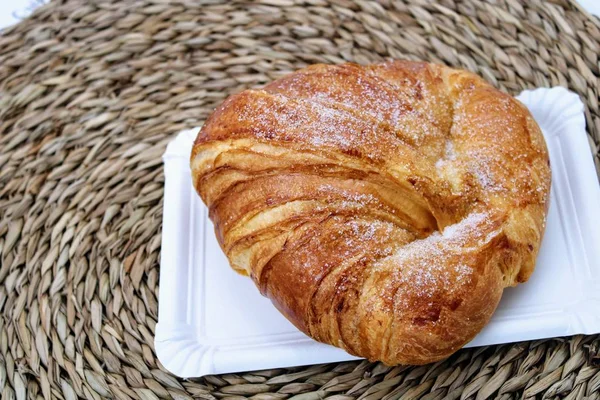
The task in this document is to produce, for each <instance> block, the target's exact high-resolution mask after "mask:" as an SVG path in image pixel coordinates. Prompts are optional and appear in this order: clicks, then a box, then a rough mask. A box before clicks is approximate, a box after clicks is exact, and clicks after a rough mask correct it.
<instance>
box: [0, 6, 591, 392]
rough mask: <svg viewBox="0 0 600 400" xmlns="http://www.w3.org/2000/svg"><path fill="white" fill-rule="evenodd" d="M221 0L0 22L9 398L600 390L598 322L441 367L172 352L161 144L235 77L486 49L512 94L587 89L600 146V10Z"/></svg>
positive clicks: (50, 11)
mask: <svg viewBox="0 0 600 400" xmlns="http://www.w3.org/2000/svg"><path fill="white" fill-rule="evenodd" d="M203 3H205V4H203ZM208 3H214V2H213V1H210V2H208V1H206V2H172V3H169V4H167V2H164V1H150V0H139V1H97V2H87V1H83V0H77V1H70V0H67V1H62V0H57V1H52V2H51V3H50V4H48V5H45V6H42V7H41V8H39V9H38V10H37V11H36V12H34V14H33V15H32V16H31V17H30V18H28V19H26V20H24V21H22V22H21V23H20V24H18V25H16V26H14V27H12V28H9V29H7V30H5V31H4V32H2V33H1V34H0V165H1V169H0V216H1V221H0V256H1V259H0V262H1V265H0V282H2V284H1V285H0V311H1V314H0V315H1V317H0V390H1V395H0V396H1V398H2V399H12V398H18V399H20V398H39V397H40V396H41V397H43V398H52V397H58V398H66V399H73V398H76V397H78V396H79V397H83V398H88V399H99V398H107V397H114V398H122V399H128V398H136V399H137V398H140V399H154V398H157V397H163V398H169V397H174V398H190V397H200V398H205V399H214V398H225V397H227V398H236V399H240V398H246V397H252V398H253V399H257V400H278V399H287V398H291V397H294V398H295V399H302V400H313V399H315V400H316V399H320V398H323V397H329V398H332V399H333V398H334V399H335V400H351V399H355V398H359V397H360V398H364V399H368V400H378V399H385V400H395V399H398V398H406V399H408V398H411V399H413V398H419V397H422V398H426V399H441V398H477V399H485V398H489V397H499V398H501V399H509V398H517V397H522V396H523V397H525V398H527V397H536V396H537V397H540V398H541V397H544V398H557V397H559V398H562V397H565V396H567V397H568V398H569V399H580V398H584V397H585V396H589V397H588V398H590V399H598V398H600V394H599V391H600V368H599V367H598V361H599V360H598V347H599V337H598V336H588V337H583V336H577V337H574V338H569V339H554V340H545V341H536V342H531V343H525V344H513V345H504V346H496V347H490V348H480V349H469V350H464V351H461V352H459V353H458V354H456V355H455V356H453V357H452V358H451V359H450V360H447V361H444V362H441V363H438V364H435V365H430V366H424V367H396V368H389V367H385V366H383V365H381V364H369V363H366V362H362V363H361V362H349V363H342V364H331V365H322V366H312V367H302V368H293V369H275V370H269V371H262V372H255V373H247V374H236V375H233V374H231V375H223V376H219V377H216V376H213V377H205V378H202V379H198V380H186V381H184V380H180V379H177V378H175V377H173V376H172V375H170V374H169V373H167V372H166V371H165V370H164V369H163V368H162V366H161V365H160V364H159V363H158V361H157V359H156V356H155V354H154V350H153V331H154V326H155V324H156V318H157V300H156V299H157V297H158V268H159V265H158V261H159V253H160V242H161V237H160V233H161V218H162V197H163V172H162V161H161V155H162V153H163V151H164V149H165V146H166V144H167V142H168V141H169V140H170V139H171V138H172V135H173V134H174V133H175V132H177V131H179V130H181V129H185V128H189V127H193V126H198V125H200V124H201V123H202V121H203V119H204V118H205V117H206V116H207V115H208V113H209V112H210V111H211V110H212V109H213V108H214V107H215V105H216V104H218V103H219V102H220V101H222V100H223V99H224V98H225V96H227V95H228V94H230V93H233V92H238V91H240V90H242V89H245V88H248V87H252V86H260V85H262V84H264V83H265V82H268V81H270V80H272V79H275V78H278V77H280V76H282V75H283V74H286V73H288V72H290V71H292V70H294V69H297V68H300V67H304V66H306V65H308V64H311V63H316V62H325V63H338V62H343V61H355V62H358V63H370V62H375V61H380V60H383V59H385V58H389V57H393V58H399V59H423V60H427V61H433V62H443V63H446V64H449V65H451V66H456V67H462V68H466V69H470V70H472V71H474V72H476V73H478V74H480V75H482V76H483V77H484V78H486V79H487V80H488V81H490V82H491V83H493V84H494V85H496V86H497V87H499V88H501V89H504V90H506V91H508V92H510V93H512V94H516V93H518V92H519V91H521V90H522V89H524V88H534V87H539V86H556V85H563V86H567V87H569V88H570V89H571V90H573V91H576V92H578V93H579V95H580V96H581V98H582V99H583V100H584V102H585V103H586V105H587V108H586V118H587V125H588V134H589V138H590V146H591V148H592V153H593V154H594V161H595V163H596V167H597V168H598V167H599V166H600V163H599V161H598V143H599V138H600V137H599V132H600V118H599V111H598V86H599V85H598V84H599V76H600V73H599V70H598V54H599V53H600V28H599V27H600V24H599V23H598V20H595V19H591V18H588V16H587V15H586V14H584V13H583V12H582V11H581V10H580V9H579V8H578V7H577V6H575V5H573V4H570V3H568V2H567V1H561V0H554V1H552V2H547V3H542V4H540V3H539V2H532V3H533V4H529V3H528V4H524V2H518V1H514V0H493V1H492V0H489V1H488V2H482V1H462V2H459V4H455V2H454V1H451V0H446V1H441V2H439V3H438V4H435V5H434V4H430V5H428V4H429V3H430V2H426V1H422V0H414V1H408V0H406V1H396V2H393V3H392V2H391V1H388V0H382V1H379V2H369V1H360V2H351V1H346V0H336V1H331V3H328V2H327V1H325V0H305V1H304V0H303V1H300V0H298V1H295V0H265V1H262V2H261V3H253V4H244V3H242V2H233V3H223V4H208ZM431 3H433V2H431ZM599 170H600V169H599Z"/></svg>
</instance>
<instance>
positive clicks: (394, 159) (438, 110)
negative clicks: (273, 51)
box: [191, 61, 550, 364]
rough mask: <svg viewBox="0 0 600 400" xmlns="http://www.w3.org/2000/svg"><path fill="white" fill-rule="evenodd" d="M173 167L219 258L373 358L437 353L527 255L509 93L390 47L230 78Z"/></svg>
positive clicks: (541, 222) (521, 275) (522, 268)
mask: <svg viewBox="0 0 600 400" xmlns="http://www.w3.org/2000/svg"><path fill="white" fill-rule="evenodd" d="M191 168H192V174H193V183H194V186H195V188H196V190H197V191H198V193H199V194H200V196H201V197H202V199H203V201H204V202H205V203H206V205H207V206H208V208H209V215H210V218H211V219H212V221H213V222H214V225H215V232H216V235H217V238H218V240H219V243H220V245H221V247H222V248H223V251H224V252H225V254H226V255H227V257H228V258H229V261H230V263H231V266H232V267H233V268H234V269H235V270H236V271H238V272H240V273H242V274H247V275H249V276H250V277H251V278H252V280H253V281H254V282H255V284H256V286H257V287H258V288H259V289H260V291H261V293H262V294H263V295H265V296H267V297H268V298H269V299H271V301H272V302H273V304H274V305H275V306H276V307H277V308H278V309H279V310H280V311H281V312H282V313H283V314H284V315H285V316H286V317H287V318H288V319H289V320H290V321H292V323H294V325H296V326H297V327H298V328H299V329H300V330H302V331H303V332H305V333H306V334H308V335H310V336H312V337H313V338H314V339H316V340H319V341H321V342H325V343H329V344H332V345H335V346H338V347H341V348H343V349H345V350H346V351H348V352H349V353H352V354H355V355H359V356H362V357H366V358H368V359H370V360H381V361H383V362H385V363H386V364H399V363H410V364H422V363H428V362H432V361H436V360H439V359H442V358H444V357H447V356H449V355H450V354H452V353H453V352H455V351H456V350H458V349H459V348H460V347H462V346H463V345H465V344H466V343H467V342H469V341H470V340H471V339H472V338H473V337H474V336H475V335H476V334H477V333H478V332H479V331H480V330H481V329H482V328H483V326H484V325H485V324H486V323H487V322H488V320H489V319H490V317H491V315H492V313H493V312H494V310H495V309H496V306H497V305H498V302H499V300H500V297H501V295H502V291H503V289H504V288H505V287H507V286H514V285H516V284H517V283H518V282H524V281H526V280H527V279H528V278H529V276H530V275H531V273H532V271H533V268H534V264H535V259H536V255H537V253H538V249H539V246H540V242H541V239H542V235H543V231H544V227H545V218H546V214H547V207H548V195H549V190H550V166H549V159H548V153H547V149H546V145H545V142H544V139H543V137H542V134H541V132H540V129H539V127H538V125H537V124H536V123H535V121H534V120H533V118H532V116H531V115H530V113H529V111H528V110H527V109H526V108H525V107H524V106H523V105H522V104H521V103H519V102H518V101H517V100H515V99H514V98H512V97H511V96H509V95H507V94H504V93H502V92H500V91H498V90H496V89H495V88H493V87H492V86H490V85H489V84H487V83H486V82H485V81H483V80H482V79H481V78H479V77H477V76H476V75H474V74H472V73H469V72H466V71H460V70H455V69H451V68H448V67H445V66H441V65H433V64H427V63H420V62H408V61H394V62H386V63H383V64H377V65H369V66H358V65H354V64H344V65H313V66H310V67H308V68H305V69H302V70H299V71H297V72H295V73H293V74H291V75H288V76H286V77H284V78H282V79H279V80H277V81H275V82H273V83H271V84H269V85H267V86H266V87H265V88H264V89H262V90H246V91H244V92H242V93H239V94H236V95H233V96H231V97H229V98H228V99H227V100H226V101H225V102H224V103H223V104H222V105H221V106H220V107H218V108H217V109H216V110H215V111H214V113H213V114H212V115H211V116H210V117H209V118H208V120H207V121H206V123H205V125H204V126H203V128H202V130H201V131H200V133H199V134H198V138H197V139H196V141H195V143H194V147H193V151H192V156H191Z"/></svg>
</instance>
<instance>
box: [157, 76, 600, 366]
mask: <svg viewBox="0 0 600 400" xmlns="http://www.w3.org/2000/svg"><path fill="white" fill-rule="evenodd" d="M518 98H519V99H520V100H521V101H522V102H524V103H525V104H526V105H527V106H528V107H529V109H530V110H531V112H532V113H533V115H534V117H535V119H536V120H537V121H538V123H539V125H540V126H541V128H542V130H543V132H544V135H545V137H546V141H547V143H548V147H549V150H550V158H551V163H552V174H553V177H552V191H551V201H550V212H549V216H548V225H547V230H546V234H545V237H544V241H543V243H542V247H541V251H540V255H539V258H538V263H537V267H536V270H535V272H534V274H533V276H532V277H531V279H530V281H529V282H527V283H526V284H522V285H519V286H518V287H516V288H510V289H507V290H506V291H505V292H504V296H503V298H502V301H501V303H500V306H499V307H498V309H497V311H496V313H495V314H494V316H493V318H492V320H491V322H490V323H489V324H488V325H487V326H486V327H485V329H484V330H483V331H482V332H481V333H480V334H479V335H478V336H477V337H476V338H475V339H474V340H473V341H472V342H471V343H470V344H469V346H481V345H489V344H498V343H507V342H515V341H522V340H531V339H540V338H548V337H556V336H566V335H572V334H578V333H585V334H592V333H597V332H600V208H599V207H598V206H599V205H600V189H599V187H598V181H597V178H596V173H595V170H594V165H593V162H592V157H591V154H590V149H589V146H588V142H587V137H586V132H585V119H584V114H583V104H582V103H581V101H580V100H579V97H578V96H577V95H575V94H574V93H571V92H569V91H567V90H566V89H564V88H553V89H537V90H534V91H525V92H523V93H522V94H521V95H520V96H519V97H518ZM197 132H198V129H193V130H189V131H184V132H181V133H180V134H179V135H178V136H177V138H176V139H175V140H174V141H173V142H171V143H170V144H169V146H168V147H167V151H166V152H165V155H164V164H165V198H164V212H163V232H162V251H161V270H160V295H159V315H158V324H157V325H156V338H155V348H156V353H157V355H158V358H159V359H160V361H161V362H162V364H163V365H164V366H165V367H166V368H167V369H168V370H169V371H171V372H173V373H174V374H176V375H179V376H183V377H195V376H202V375H206V374H215V373H227V372H238V371H245V370H255V369H264V368H275V367H289V366H297V365H306V364H316V363H324V362H334V361H343V360H351V359H354V358H355V357H352V356H350V355H348V354H347V353H346V352H344V351H343V350H340V349H337V348H335V347H332V346H328V345H325V344H321V343H317V342H315V341H314V340H312V339H310V338H309V337H307V336H305V335H304V334H303V333H301V332H299V331H298V330H297V329H296V328H295V327H294V326H293V325H292V324H291V323H289V322H288V321H287V320H286V319H285V318H284V317H283V316H282V315H281V314H279V312H278V311H277V310H276V309H275V308H274V307H273V306H272V305H271V303H270V301H269V300H268V299H266V298H264V297H262V296H261V295H260V294H259V292H258V290H257V289H256V288H255V287H254V284H253V283H252V281H251V280H250V279H248V278H245V277H242V276H240V275H238V274H236V273H235V272H233V270H232V269H231V268H230V267H229V264H228V262H227V259H226V257H225V256H224V255H223V253H222V251H221V249H220V247H219V245H218V244H217V241H216V238H215V235H214V233H213V226H212V224H211V222H210V221H209V220H208V218H207V212H206V211H207V210H206V207H205V206H204V205H203V203H202V201H201V200H200V198H199V197H198V196H197V195H196V193H195V191H194V190H193V188H192V185H191V179H190V168H189V155H190V151H191V146H192V142H193V140H194V138H195V136H196V133H197Z"/></svg>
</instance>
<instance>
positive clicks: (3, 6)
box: [0, 0, 600, 29]
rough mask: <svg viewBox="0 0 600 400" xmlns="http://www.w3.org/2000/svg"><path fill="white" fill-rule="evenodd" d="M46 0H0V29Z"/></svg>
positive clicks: (590, 6) (594, 5)
mask: <svg viewBox="0 0 600 400" xmlns="http://www.w3.org/2000/svg"><path fill="white" fill-rule="evenodd" d="M47 1H48V0H0V29H2V28H4V27H7V26H9V25H12V24H14V23H16V22H18V21H19V18H23V17H25V16H27V15H28V14H29V13H30V12H31V10H32V9H33V8H35V6H36V5H39V4H42V3H45V2H47ZM577 1H578V2H579V4H581V5H582V6H583V7H584V8H585V9H587V10H588V12H590V13H591V14H594V15H596V16H598V17H600V0H577Z"/></svg>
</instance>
